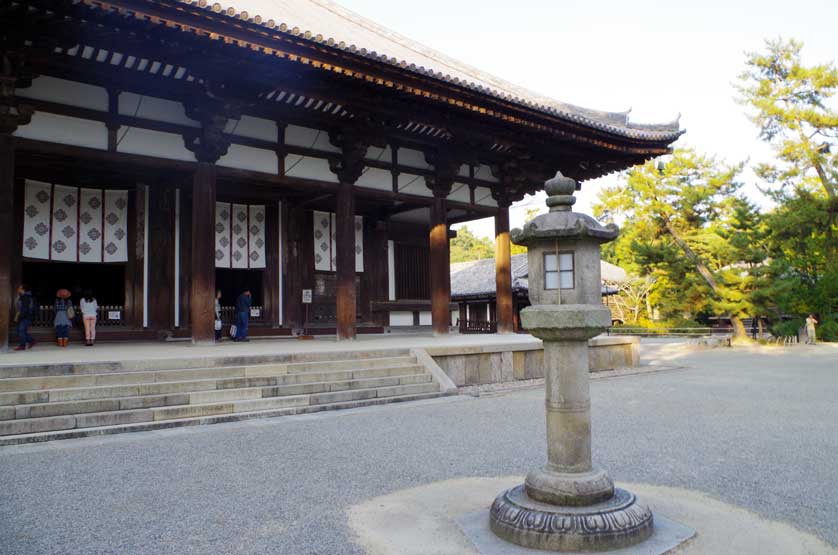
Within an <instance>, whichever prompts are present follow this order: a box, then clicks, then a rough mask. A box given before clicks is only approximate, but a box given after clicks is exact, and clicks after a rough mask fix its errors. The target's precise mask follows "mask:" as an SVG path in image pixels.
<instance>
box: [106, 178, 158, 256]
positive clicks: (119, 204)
mask: <svg viewBox="0 0 838 555" xmlns="http://www.w3.org/2000/svg"><path fill="white" fill-rule="evenodd" d="M104 194H105V212H104V214H105V224H104V228H105V237H104V243H105V247H104V249H103V251H104V252H103V253H102V260H103V261H105V262H125V261H127V260H128V234H127V232H126V231H125V230H126V229H127V227H128V191H111V190H105V192H104ZM147 209H150V207H148V208H147Z"/></svg>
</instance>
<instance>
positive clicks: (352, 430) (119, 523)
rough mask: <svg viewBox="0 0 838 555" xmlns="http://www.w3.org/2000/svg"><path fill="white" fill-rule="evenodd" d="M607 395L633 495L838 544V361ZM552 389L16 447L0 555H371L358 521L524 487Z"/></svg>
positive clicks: (764, 358)
mask: <svg viewBox="0 0 838 555" xmlns="http://www.w3.org/2000/svg"><path fill="white" fill-rule="evenodd" d="M677 362H678V364H679V365H682V366H684V367H685V369H683V370H674V371H668V372H656V373H649V374H640V375H634V376H627V377H622V378H614V379H603V380H596V381H594V382H593V383H592V400H593V411H594V458H595V459H596V461H597V463H598V464H599V465H601V466H603V467H605V468H606V469H607V470H608V471H609V472H610V474H611V476H612V477H613V478H614V479H616V480H625V481H632V482H647V483H652V484H659V485H667V486H677V487H682V488H690V489H696V490H701V491H703V492H706V493H708V494H710V495H712V496H715V497H718V498H719V499H721V500H723V501H726V502H728V503H733V504H736V505H740V506H743V507H746V508H748V509H751V510H753V511H755V512H756V513H758V514H760V515H762V516H765V517H768V518H772V519H780V520H786V521H789V522H791V523H792V524H794V525H795V526H798V527H799V528H801V529H804V530H807V531H811V532H813V533H815V534H817V535H818V536H820V537H821V538H823V539H825V540H826V541H828V542H830V543H832V544H835V545H838V493H836V484H838V462H836V460H838V432H836V422H838V402H837V401H836V399H838V349H836V348H834V347H832V346H819V347H816V348H807V347H797V348H792V349H788V350H785V349H763V350H753V351H746V350H739V349H737V350H728V349H725V350H712V351H703V352H697V353H692V354H686V355H684V356H682V357H680V358H679V359H678V361H677ZM542 398H543V397H542V392H541V391H540V390H525V391H516V392H513V393H509V394H506V395H495V396H488V397H481V398H472V397H457V398H453V399H445V400H441V401H433V402H426V403H419V404H412V405H400V406H399V405H396V406H390V407H380V408H372V409H362V410H357V411H346V412H342V413H328V414H321V415H312V416H303V417H290V418H279V419H273V420H262V421H251V422H244V423H233V424H224V425H216V426H208V427H203V428H196V429H190V428H184V429H179V430H164V431H158V432H149V433H141V434H128V435H123V436H111V437H104V438H88V439H83V440H72V441H61V442H54V443H51V444H45V445H32V446H19V447H7V448H2V449H0V553H3V554H6V553H9V554H15V555H21V554H36V553H37V554H46V553H55V554H61V555H70V554H82V553H83V554H85V555H89V554H100V553H113V554H131V555H140V554H154V555H163V554H169V553H172V554H174V553H177V554H184V553H200V554H215V553H224V554H227V553H230V554H237V553H247V554H252V553H275V554H283V555H304V554H315V553H316V554H356V553H357V554H360V553H361V550H360V549H359V548H358V547H357V546H355V545H354V544H353V543H352V538H351V537H350V533H349V531H348V528H347V525H346V517H345V511H346V509H347V508H348V507H349V506H351V505H353V504H356V503H358V502H360V501H362V500H364V499H367V498H370V497H374V496H378V495H382V494H385V493H389V492H392V491H395V490H399V489H402V488H407V487H412V486H417V485H421V484H427V483H431V482H435V481H439V480H446V479H451V478H459V477H469V476H505V475H510V474H524V473H526V471H527V470H529V469H530V468H531V467H532V466H534V465H535V464H540V463H541V461H543V459H544V454H543V453H544V449H545V447H544V431H543V428H544V424H543V404H542Z"/></svg>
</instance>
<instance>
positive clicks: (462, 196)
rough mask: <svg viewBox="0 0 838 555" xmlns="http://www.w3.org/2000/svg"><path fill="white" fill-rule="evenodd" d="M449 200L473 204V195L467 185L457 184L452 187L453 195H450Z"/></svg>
mask: <svg viewBox="0 0 838 555" xmlns="http://www.w3.org/2000/svg"><path fill="white" fill-rule="evenodd" d="M448 200H456V201H458V202H466V203H467V202H471V195H470V193H469V188H468V185H467V184H465V183H457V182H455V183H454V185H452V186H451V194H449V195H448Z"/></svg>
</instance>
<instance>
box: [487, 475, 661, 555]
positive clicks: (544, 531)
mask: <svg viewBox="0 0 838 555" xmlns="http://www.w3.org/2000/svg"><path fill="white" fill-rule="evenodd" d="M489 520H490V526H491V528H492V531H493V532H494V533H495V535H497V536H498V537H499V538H501V539H503V540H506V541H508V542H511V543H514V544H517V545H520V546H522V547H527V548H530V549H543V550H548V551H607V550H613V549H621V548H624V547H629V546H631V545H634V544H637V543H640V542H642V541H643V540H645V539H647V538H648V537H649V536H651V535H652V529H653V526H654V525H653V519H652V512H651V511H650V510H649V508H648V507H646V506H645V505H641V504H639V503H638V502H637V498H636V497H635V496H634V494H633V493H631V492H629V491H626V490H624V489H619V488H616V489H615V490H614V495H613V497H611V498H610V499H608V500H606V501H602V502H600V503H596V504H593V505H588V506H584V507H573V506H560V505H550V504H547V503H541V502H539V501H535V500H534V499H531V498H530V497H529V496H528V495H527V493H526V490H525V489H524V486H523V485H521V486H517V487H514V488H512V489H510V490H507V491H505V492H503V493H502V494H500V495H499V496H498V497H497V498H496V499H495V502H494V503H493V504H492V509H491V511H490V513H489Z"/></svg>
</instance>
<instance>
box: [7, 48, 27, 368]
mask: <svg viewBox="0 0 838 555" xmlns="http://www.w3.org/2000/svg"><path fill="white" fill-rule="evenodd" d="M23 65H24V64H23V56H22V54H21V53H20V52H14V51H7V50H4V51H0V237H2V238H3V239H2V240H0V352H2V351H6V350H8V348H9V332H10V329H11V326H12V312H13V311H14V308H15V294H16V289H17V286H18V285H19V284H17V283H12V279H13V276H15V277H17V276H16V272H15V271H14V268H13V263H14V261H17V260H19V256H20V254H19V253H20V250H19V249H20V248H21V245H20V244H19V243H17V242H15V241H14V238H16V237H18V233H17V230H16V229H15V213H14V208H15V138H14V137H13V136H12V133H14V132H15V130H16V129H17V128H18V127H19V126H21V125H26V124H27V123H29V120H30V118H31V117H32V109H31V108H29V107H27V106H24V105H20V104H18V99H17V97H16V96H15V89H16V88H23V87H28V86H29V85H31V84H32V80H31V78H30V77H24V76H23V73H24V71H23ZM15 249H18V252H17V253H16V252H15ZM18 279H19V278H18Z"/></svg>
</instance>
